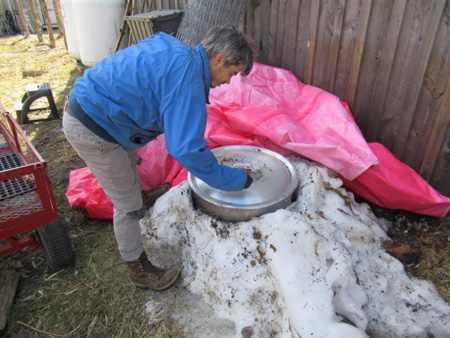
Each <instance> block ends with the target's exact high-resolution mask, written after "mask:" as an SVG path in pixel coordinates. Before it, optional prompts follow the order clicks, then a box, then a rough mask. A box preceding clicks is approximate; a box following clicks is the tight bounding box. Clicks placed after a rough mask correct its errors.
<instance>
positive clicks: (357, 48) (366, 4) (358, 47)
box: [343, 0, 372, 107]
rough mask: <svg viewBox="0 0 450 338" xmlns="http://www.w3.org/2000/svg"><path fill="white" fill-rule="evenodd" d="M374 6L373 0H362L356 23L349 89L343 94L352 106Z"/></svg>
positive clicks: (344, 98)
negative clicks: (371, 11)
mask: <svg viewBox="0 0 450 338" xmlns="http://www.w3.org/2000/svg"><path fill="white" fill-rule="evenodd" d="M371 7H372V0H362V1H361V8H360V15H359V18H358V23H357V25H356V30H355V33H356V41H355V44H354V46H353V54H352V56H353V57H352V59H351V60H352V62H351V68H350V76H349V80H348V83H347V86H346V87H347V91H346V92H345V95H344V96H343V100H344V101H345V102H347V103H348V104H349V105H350V107H352V106H353V102H354V99H355V93H356V87H357V84H358V78H359V70H360V67H361V59H362V54H363V52H364V44H365V40H366V33H367V27H368V25H369V16H370V10H371Z"/></svg>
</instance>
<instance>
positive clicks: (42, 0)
mask: <svg viewBox="0 0 450 338" xmlns="http://www.w3.org/2000/svg"><path fill="white" fill-rule="evenodd" d="M39 3H40V4H41V9H42V15H44V20H45V24H46V25H47V32H48V36H49V37H50V47H51V48H55V46H56V44H55V36H54V35H53V28H52V23H51V21H50V17H49V15H48V8H47V3H46V2H45V0H39Z"/></svg>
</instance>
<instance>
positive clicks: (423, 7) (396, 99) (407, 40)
mask: <svg viewBox="0 0 450 338" xmlns="http://www.w3.org/2000/svg"><path fill="white" fill-rule="evenodd" d="M444 6H445V0H439V1H437V0H436V1H433V2H431V3H424V2H422V1H416V2H414V3H411V4H410V6H406V12H405V18H404V19H405V20H404V25H403V26H402V31H401V34H402V39H400V40H399V43H398V46H397V53H396V58H395V63H394V67H393V70H392V73H391V77H390V84H389V90H388V95H387V97H386V101H385V106H384V109H383V115H382V117H381V119H380V128H379V129H378V134H377V140H378V141H380V142H381V143H383V144H384V145H385V146H386V147H387V148H388V149H390V150H391V151H392V153H393V154H394V155H396V156H397V157H398V158H399V159H402V157H403V149H404V146H405V143H406V138H407V134H408V130H409V128H410V125H411V121H412V119H413V116H414V108H415V106H416V104H417V100H418V97H419V93H420V90H421V87H422V82H423V78H424V74H425V71H426V67H427V63H428V59H429V55H430V53H431V49H432V46H433V41H434V37H435V35H436V31H437V28H438V25H439V20H436V19H435V18H440V17H441V15H442V12H443V9H444ZM433 18H434V19H433Z"/></svg>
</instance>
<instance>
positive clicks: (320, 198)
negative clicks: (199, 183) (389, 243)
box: [141, 156, 450, 338]
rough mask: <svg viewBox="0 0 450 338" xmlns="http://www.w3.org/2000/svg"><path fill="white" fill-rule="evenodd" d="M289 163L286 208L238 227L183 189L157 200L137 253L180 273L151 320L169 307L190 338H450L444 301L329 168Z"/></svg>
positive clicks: (159, 297) (155, 298) (154, 305)
mask: <svg viewBox="0 0 450 338" xmlns="http://www.w3.org/2000/svg"><path fill="white" fill-rule="evenodd" d="M289 160H290V161H291V162H292V164H293V165H294V166H295V167H296V168H297V170H298V174H299V178H300V189H299V193H298V197H297V199H296V201H295V202H293V203H292V204H291V205H290V206H289V207H288V208H286V209H281V210H278V211H276V212H274V213H271V214H266V215H264V216H262V217H259V218H256V219H253V220H251V221H248V222H239V223H231V222H225V221H219V220H217V219H215V218H213V217H211V216H208V215H206V214H204V213H203V212H201V211H199V210H196V209H195V208H194V207H193V205H192V200H191V197H190V193H189V186H188V184H187V182H184V183H182V184H180V185H179V186H177V187H174V188H172V189H171V190H170V191H169V192H168V193H166V194H165V195H164V196H163V197H161V198H160V199H159V200H158V201H157V203H156V204H155V206H154V207H153V209H152V210H151V211H150V212H148V214H147V216H146V218H144V219H143V220H142V222H141V226H142V230H143V233H144V235H145V237H146V247H147V251H148V252H149V254H150V256H151V257H152V260H153V261H155V262H156V263H159V264H161V265H166V266H167V265H174V264H177V265H179V266H182V268H183V271H182V275H183V276H182V279H181V282H179V283H177V285H176V286H175V287H174V288H172V289H169V290H168V291H165V292H159V293H156V292H155V293H153V294H152V299H150V301H149V302H148V313H149V317H150V319H151V320H155V318H157V316H158V314H160V313H161V312H162V311H164V308H165V306H166V305H167V304H168V303H171V305H172V306H171V309H172V310H171V311H172V312H173V313H172V316H173V318H174V319H175V320H176V321H177V322H178V324H179V325H180V326H182V327H183V328H184V329H185V330H186V331H189V332H190V333H191V335H192V337H198V338H203V337H250V336H252V334H253V337H257V338H265V337H342V338H344V337H345V338H349V337H351V338H356V337H367V336H370V337H427V336H429V335H433V336H435V337H449V336H450V306H449V304H448V303H446V302H445V301H444V300H443V299H442V298H441V297H440V296H439V294H438V293H437V291H436V290H435V288H434V286H433V284H432V283H431V282H428V281H423V280H417V279H411V278H409V277H408V276H407V275H406V273H405V271H404V268H403V265H402V264H401V263H400V262H399V261H397V260H396V259H395V258H393V257H392V256H390V255H389V254H387V253H386V252H385V251H384V250H383V247H382V243H383V242H384V241H386V240H389V238H388V237H387V235H386V230H387V227H388V224H387V222H386V221H383V220H380V219H377V218H376V217H375V216H374V215H373V214H372V212H371V210H370V208H369V207H368V206H367V205H366V204H358V203H357V202H355V200H354V198H353V195H352V194H351V193H348V192H346V191H345V190H344V189H342V188H341V185H342V182H341V180H340V179H338V178H336V177H335V175H334V173H333V172H332V171H330V170H329V169H327V168H325V167H323V166H320V165H317V164H316V163H313V162H311V161H307V160H305V159H302V158H300V157H298V156H291V157H289Z"/></svg>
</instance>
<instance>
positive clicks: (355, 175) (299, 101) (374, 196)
mask: <svg viewBox="0 0 450 338" xmlns="http://www.w3.org/2000/svg"><path fill="white" fill-rule="evenodd" d="M210 102H211V104H209V105H208V106H207V109H208V123H207V128H206V132H205V138H206V140H207V141H208V142H209V145H210V147H211V148H215V147H218V146H226V145H235V144H241V145H254V146H259V147H263V148H267V149H271V150H274V151H276V152H278V153H280V154H282V155H291V154H299V155H302V156H305V157H307V158H309V159H311V160H315V161H317V162H319V163H322V164H324V165H325V166H327V167H329V168H330V169H333V170H334V171H336V172H337V173H339V174H340V175H341V176H342V177H343V179H344V181H345V183H346V184H347V186H348V187H350V186H351V185H350V183H353V182H355V185H354V187H355V188H354V189H355V190H356V187H357V194H358V195H361V196H362V197H364V198H366V199H367V200H368V201H371V202H373V203H376V204H379V205H381V206H383V207H386V208H391V209H404V210H408V211H412V212H416V213H423V214H426V215H431V216H438V217H442V216H445V214H446V213H447V212H448V211H449V210H450V199H448V198H446V197H444V196H441V195H439V194H438V193H437V192H436V191H435V190H434V189H433V188H431V186H429V185H428V184H427V183H426V182H425V181H424V180H423V179H422V180H420V179H419V178H420V176H419V175H418V174H417V173H415V172H414V171H413V170H412V169H411V168H409V167H407V166H406V165H405V164H403V163H401V162H399V161H397V160H395V157H393V155H392V154H390V153H389V152H388V151H387V149H385V150H383V151H382V152H380V151H379V148H377V147H376V146H375V147H374V146H372V145H369V144H367V142H366V141H365V139H364V137H363V135H362V133H361V131H360V130H359V128H358V126H357V125H356V123H355V121H354V120H353V117H352V116H351V113H350V110H349V109H348V106H347V105H346V104H345V103H343V102H341V101H340V100H339V98H338V97H336V96H334V95H332V94H330V93H328V92H326V91H324V90H322V89H319V88H317V87H313V86H310V85H305V84H303V83H301V82H300V81H299V80H298V79H297V78H296V77H295V76H294V75H293V74H292V73H290V72H289V71H286V70H283V69H280V68H275V67H271V66H266V65H262V64H258V63H257V64H255V65H254V68H253V70H252V72H251V74H250V75H249V76H247V77H241V76H239V75H238V76H235V77H234V78H233V80H232V81H231V84H230V85H224V86H221V87H218V88H214V89H212V90H211V93H210ZM386 151H387V153H386ZM139 154H140V155H141V157H142V158H143V160H144V161H143V163H142V164H141V165H140V166H139V167H138V172H139V176H140V178H141V180H142V182H143V185H144V189H145V190H149V189H152V188H154V187H156V186H158V185H160V184H162V183H170V184H171V185H172V186H174V185H177V184H179V183H180V182H182V181H183V180H185V179H186V178H187V171H186V170H185V169H184V168H182V167H181V166H180V164H179V163H178V162H176V161H175V160H174V159H173V157H171V156H170V155H169V154H168V152H167V149H166V146H165V141H164V136H160V137H158V138H157V139H156V140H155V141H153V142H150V143H149V144H148V145H146V146H145V147H144V148H141V149H139ZM380 154H381V155H383V156H382V157H383V158H382V160H383V162H382V163H380V165H378V163H379V162H378V158H377V156H380ZM385 155H386V156H385ZM388 155H390V156H388ZM394 160H395V161H396V162H395V163H396V165H394V166H390V165H391V164H392V163H394ZM375 168H377V170H382V171H383V172H384V173H385V174H384V175H373V174H372V173H373V170H375ZM387 168H389V169H387ZM386 171H391V174H389V175H386ZM405 172H408V176H409V177H412V176H415V178H414V179H413V180H412V181H411V180H408V181H405V184H404V185H401V188H399V189H396V190H395V193H396V195H397V196H395V197H394V196H392V190H391V189H390V187H397V186H399V182H398V181H392V180H391V179H392V177H393V176H394V175H395V177H396V179H397V180H398V178H400V179H401V177H405ZM363 173H365V174H366V175H362V174H363ZM368 175H370V177H371V179H367V176H368ZM74 176H75V174H74V175H73V176H71V184H70V186H69V190H68V192H67V197H68V199H69V202H70V203H71V205H72V206H75V207H76V206H79V207H85V208H87V207H89V206H90V207H92V204H93V203H94V202H90V204H89V203H87V202H83V203H82V204H81V205H77V204H73V202H74V199H73V198H72V195H73V194H72V192H71V189H74V191H75V192H77V194H74V195H77V196H78V195H79V191H80V188H75V185H76V184H75V183H73V182H72V180H75V177H74ZM360 178H361V179H360ZM411 182H413V183H412V185H411ZM357 184H359V185H357ZM93 186H95V185H93ZM89 189H90V188H89ZM89 189H88V190H89ZM100 189H101V188H100ZM81 190H83V189H81ZM88 190H87V191H86V196H85V197H86V199H88V200H90V199H92V196H90V195H91V194H90V193H89V191H88ZM364 192H365V193H364ZM95 193H96V196H97V194H98V192H97V191H96V192H95ZM402 195H404V196H410V197H408V198H405V199H404V203H402V202H401V200H402V198H401V196H402ZM78 197H79V196H78ZM105 197H106V196H103V197H102V198H105ZM78 200H79V198H78ZM75 201H77V199H75ZM380 202H382V204H380ZM103 203H104V201H103ZM94 204H95V203H94ZM427 204H428V207H427V206H425V205H427ZM101 208H105V205H102V206H101ZM94 209H95V210H94V211H92V212H91V211H90V210H89V209H88V213H89V215H90V216H91V217H92V214H96V215H98V214H99V213H103V217H98V218H110V217H109V215H111V214H112V211H106V210H104V211H100V210H99V209H100V206H99V207H98V208H96V207H94Z"/></svg>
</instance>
